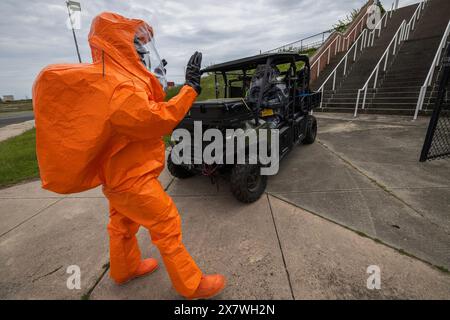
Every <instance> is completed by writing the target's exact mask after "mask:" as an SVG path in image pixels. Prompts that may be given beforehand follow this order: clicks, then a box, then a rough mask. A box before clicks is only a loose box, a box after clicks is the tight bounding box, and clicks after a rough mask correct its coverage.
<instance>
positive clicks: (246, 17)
mask: <svg viewBox="0 0 450 320" xmlns="http://www.w3.org/2000/svg"><path fill="white" fill-rule="evenodd" d="M364 2H365V1H364V0H340V1H335V0H277V1H276V0H274V1H269V0H253V1H235V0H233V1H230V0H223V1H220V2H218V1H213V0H209V1H204V0H191V1H188V2H187V1H173V0H153V1H147V0H128V1H123V0H108V1H107V0H96V1H91V0H89V1H88V0H81V5H82V29H81V30H79V31H77V37H78V41H79V44H80V50H81V54H82V59H83V61H84V62H89V61H91V58H90V49H89V46H88V43H87V36H88V33H89V28H90V21H91V20H92V18H93V17H94V16H95V15H97V14H98V13H100V12H102V11H114V12H117V13H119V14H123V15H125V16H128V17H133V18H140V19H144V20H147V21H150V23H151V24H152V25H153V27H154V29H155V33H156V41H157V44H158V48H159V51H160V53H161V55H162V56H163V57H164V58H166V59H167V61H168V62H169V65H168V77H169V78H170V80H175V81H177V82H182V81H183V72H184V66H185V64H186V62H187V60H188V59H189V57H190V55H191V54H192V53H193V52H194V51H196V50H199V51H202V52H203V56H204V64H205V65H209V64H211V63H219V62H224V61H226V60H229V59H234V58H240V57H244V56H248V55H254V54H258V53H259V51H260V50H263V51H264V50H268V49H271V48H274V47H277V46H279V45H282V44H285V43H287V42H291V41H295V40H297V39H300V38H303V37H306V36H309V35H312V34H315V33H318V32H322V31H324V30H326V29H329V28H331V27H332V25H333V24H334V23H336V21H337V20H338V19H341V18H343V17H345V16H346V15H347V14H348V12H350V10H351V9H354V8H358V7H360V6H361V5H362V4H363V3H364ZM384 2H386V1H384ZM386 7H390V6H389V5H386ZM0 12H1V13H2V19H0V95H5V94H14V95H15V96H16V97H18V98H23V97H25V96H28V97H29V96H30V95H31V87H32V84H33V80H34V79H35V77H36V75H37V74H38V72H39V71H40V70H41V69H42V68H43V67H44V66H46V65H48V64H52V63H76V62H77V57H76V53H75V46H74V43H73V38H72V33H71V31H70V30H69V29H67V27H66V19H67V8H66V7H65V3H64V1H63V0H47V1H44V0H34V1H15V0H2V1H1V2H0Z"/></svg>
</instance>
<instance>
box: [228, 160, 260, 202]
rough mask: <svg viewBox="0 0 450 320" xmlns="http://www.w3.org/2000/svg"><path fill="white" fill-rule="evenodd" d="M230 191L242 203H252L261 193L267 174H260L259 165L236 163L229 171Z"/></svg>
mask: <svg viewBox="0 0 450 320" xmlns="http://www.w3.org/2000/svg"><path fill="white" fill-rule="evenodd" d="M230 183H231V192H232V193H233V195H234V196H235V198H236V199H238V200H239V201H241V202H243V203H253V202H255V201H257V200H258V199H259V198H261V196H262V195H263V193H264V191H265V190H266V187H267V176H262V175H261V166H259V165H252V164H248V165H236V166H234V168H233V170H232V171H231V177H230Z"/></svg>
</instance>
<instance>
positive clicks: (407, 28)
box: [354, 0, 429, 117]
mask: <svg viewBox="0 0 450 320" xmlns="http://www.w3.org/2000/svg"><path fill="white" fill-rule="evenodd" d="M428 1H429V0H423V2H421V3H419V5H418V6H417V8H416V10H415V11H414V13H413V15H412V16H411V19H410V20H409V22H408V23H406V20H403V22H402V23H401V25H400V27H399V28H398V29H397V32H396V33H395V35H394V36H393V37H392V40H391V42H390V43H389V45H388V47H387V48H386V50H385V51H384V53H383V55H382V56H381V58H380V59H379V61H378V63H377V65H376V66H375V68H374V69H373V71H372V73H371V74H370V76H369V78H368V79H367V81H366V83H365V84H364V86H363V87H362V88H361V89H358V95H357V97H356V105H355V112H354V117H356V116H357V115H358V108H359V100H360V97H361V92H362V91H364V97H363V102H362V106H361V109H362V110H364V108H365V106H366V98H367V90H368V88H369V83H370V81H371V80H372V77H373V76H375V79H374V84H373V89H376V87H377V84H378V83H377V82H378V75H379V72H380V66H381V62H382V61H383V60H384V67H383V72H386V69H387V65H388V61H389V52H390V51H391V47H392V45H393V46H394V49H393V51H392V56H395V55H396V53H397V47H398V46H399V45H400V44H401V43H402V42H403V41H405V40H408V39H409V36H410V32H411V30H414V28H415V24H416V21H417V20H419V19H420V13H421V12H422V10H423V9H424V7H425V4H426V3H427V2H428Z"/></svg>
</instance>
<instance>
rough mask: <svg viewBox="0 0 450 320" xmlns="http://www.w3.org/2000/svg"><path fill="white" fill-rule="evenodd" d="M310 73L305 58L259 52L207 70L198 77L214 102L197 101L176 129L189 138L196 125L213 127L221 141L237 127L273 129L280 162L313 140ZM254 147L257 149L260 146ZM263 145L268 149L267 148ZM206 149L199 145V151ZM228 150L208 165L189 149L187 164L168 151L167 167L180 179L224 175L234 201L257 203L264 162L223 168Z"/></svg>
mask: <svg viewBox="0 0 450 320" xmlns="http://www.w3.org/2000/svg"><path fill="white" fill-rule="evenodd" d="M310 71H311V70H310V64H309V58H308V57H307V56H305V55H300V54H297V53H273V54H262V55H257V56H254V57H248V58H244V59H239V60H235V61H230V62H226V63H221V64H217V65H214V66H210V67H207V68H205V69H204V70H202V73H203V74H208V75H209V76H210V77H212V76H213V77H214V80H215V95H216V99H211V100H206V101H198V102H196V103H195V104H194V105H193V107H192V109H191V110H190V112H189V113H188V115H187V116H186V117H185V118H184V120H183V121H182V122H181V123H180V124H179V126H178V128H181V129H187V130H188V131H189V132H190V133H192V134H194V131H195V130H194V127H195V126H194V124H195V122H197V121H201V122H202V128H203V130H207V129H211V128H214V129H218V130H220V131H221V132H223V137H224V138H223V139H224V140H227V139H234V138H235V137H230V136H227V134H226V131H227V129H234V130H236V129H242V130H241V132H242V131H244V132H248V131H249V130H256V131H257V132H260V130H261V129H266V130H275V129H276V130H279V131H278V133H279V147H278V148H277V149H278V152H279V154H277V158H278V159H279V160H281V159H282V158H284V157H285V156H286V155H287V154H288V153H289V151H291V150H292V148H294V147H295V146H296V145H297V144H299V143H303V144H312V143H314V141H315V139H316V135H317V120H316V118H315V117H314V116H312V110H313V109H314V108H316V107H318V106H319V105H320V100H321V93H316V92H311V90H310V87H309V82H310ZM228 131H229V130H228ZM266 136H267V135H266ZM269 140H270V138H269ZM178 143H179V141H178ZM249 143H250V142H249V141H248V140H246V147H245V148H246V149H249V148H250V147H249ZM257 143H258V147H259V145H260V144H261V142H260V141H259V140H258V142H257ZM176 144H177V142H175V143H174V144H173V147H175V146H176ZM268 144H269V149H271V148H270V146H271V145H272V144H271V143H268ZM223 145H224V146H225V145H226V141H224V142H223ZM206 146H207V144H206V143H204V142H202V143H201V146H200V148H201V149H204V148H205V147H206ZM230 152H231V153H236V152H237V149H233V150H231V151H230V150H224V151H223V153H221V154H222V155H223V158H224V160H223V161H217V163H213V164H207V163H205V162H203V161H202V160H201V159H200V160H199V159H196V160H197V161H195V159H194V158H195V154H197V155H198V153H195V152H194V151H192V152H191V154H192V155H190V159H191V160H192V161H189V162H188V163H186V162H182V161H181V159H180V155H179V154H178V155H176V154H174V151H173V150H172V152H171V155H169V157H168V161H167V166H168V169H169V171H170V173H171V174H172V175H173V176H174V177H176V178H179V179H187V178H190V177H193V176H195V175H204V176H208V177H210V178H211V179H212V180H213V181H215V180H216V179H217V177H219V176H228V177H229V180H230V185H231V192H232V193H233V195H234V196H235V197H236V198H237V199H238V200H239V201H241V202H244V203H252V202H255V201H257V200H258V199H259V198H260V197H261V196H262V194H263V193H264V191H265V189H266V186H267V179H268V177H267V176H266V175H262V174H261V169H262V167H264V166H267V164H265V165H263V164H261V163H260V162H259V161H258V160H256V164H255V162H251V161H250V160H249V157H251V156H247V157H246V161H245V162H244V163H242V162H240V163H241V164H227V163H228V162H227V161H225V158H226V157H227V155H228V156H229V153H230ZM269 152H271V150H269ZM272 156H273V155H272ZM229 158H230V157H228V159H229ZM231 158H233V155H232V157H231ZM174 159H175V160H176V161H174ZM234 159H235V160H236V156H235V157H234ZM233 163H237V161H236V162H233ZM252 163H253V164H252Z"/></svg>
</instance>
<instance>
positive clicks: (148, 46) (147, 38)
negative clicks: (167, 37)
mask: <svg viewBox="0 0 450 320" xmlns="http://www.w3.org/2000/svg"><path fill="white" fill-rule="evenodd" d="M134 46H135V48H136V51H137V53H138V55H139V57H140V59H141V61H142V63H143V64H144V65H145V67H146V68H147V70H148V71H150V72H151V73H153V75H154V76H155V77H156V78H157V79H158V80H159V82H160V83H161V85H162V87H163V88H164V91H165V90H166V89H167V78H166V69H165V68H164V67H165V64H166V63H165V61H164V60H163V59H161V57H160V55H159V53H158V50H157V49H156V46H155V39H154V38H153V31H152V30H151V28H150V27H148V26H146V27H141V28H140V29H139V30H138V32H137V33H136V36H135V38H134Z"/></svg>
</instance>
